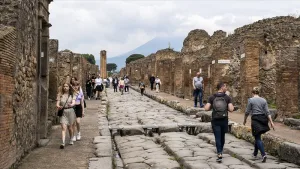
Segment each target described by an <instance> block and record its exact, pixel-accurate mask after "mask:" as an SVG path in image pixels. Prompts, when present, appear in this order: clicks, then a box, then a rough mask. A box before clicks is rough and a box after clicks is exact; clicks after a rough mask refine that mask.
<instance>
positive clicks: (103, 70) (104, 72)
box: [100, 50, 107, 78]
mask: <svg viewBox="0 0 300 169" xmlns="http://www.w3.org/2000/svg"><path fill="white" fill-rule="evenodd" d="M100 74H101V77H102V78H107V70H106V51H105V50H102V51H101V52H100Z"/></svg>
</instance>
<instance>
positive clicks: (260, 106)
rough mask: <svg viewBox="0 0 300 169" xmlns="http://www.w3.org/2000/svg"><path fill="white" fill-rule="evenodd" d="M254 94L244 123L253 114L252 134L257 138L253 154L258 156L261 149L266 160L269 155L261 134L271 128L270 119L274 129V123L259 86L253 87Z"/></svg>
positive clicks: (249, 101)
mask: <svg viewBox="0 0 300 169" xmlns="http://www.w3.org/2000/svg"><path fill="white" fill-rule="evenodd" d="M252 95H253V97H252V98H250V99H249V100H248V105H247V109H246V113H245V118H244V125H245V124H246V122H247V117H248V116H249V114H251V129H252V135H253V136H254V138H255V143H254V152H253V156H254V157H257V154H258V150H259V151H260V153H261V156H262V162H266V160H267V156H266V153H265V150H264V144H263V142H262V140H261V135H262V134H264V133H266V132H267V131H269V130H270V128H269V125H268V123H269V121H270V124H271V127H272V128H273V129H274V123H273V121H272V118H271V114H270V112H269V109H268V103H267V101H266V100H265V99H264V98H262V97H259V88H258V87H254V88H253V90H252ZM274 130H275V129H274Z"/></svg>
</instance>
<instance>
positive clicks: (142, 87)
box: [139, 82, 146, 96]
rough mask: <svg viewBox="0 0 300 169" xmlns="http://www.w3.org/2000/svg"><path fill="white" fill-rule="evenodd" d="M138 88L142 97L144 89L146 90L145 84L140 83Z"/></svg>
mask: <svg viewBox="0 0 300 169" xmlns="http://www.w3.org/2000/svg"><path fill="white" fill-rule="evenodd" d="M139 88H140V90H141V95H142V96H143V95H144V92H145V88H146V85H145V83H143V82H140V84H139Z"/></svg>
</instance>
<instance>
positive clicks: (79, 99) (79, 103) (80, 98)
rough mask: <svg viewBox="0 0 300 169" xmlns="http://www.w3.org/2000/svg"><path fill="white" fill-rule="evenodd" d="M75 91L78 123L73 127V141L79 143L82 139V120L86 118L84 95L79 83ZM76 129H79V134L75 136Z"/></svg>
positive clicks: (75, 84)
mask: <svg viewBox="0 0 300 169" xmlns="http://www.w3.org/2000/svg"><path fill="white" fill-rule="evenodd" d="M73 89H74V92H73V94H74V95H75V96H76V99H75V115H76V122H75V124H74V127H73V131H74V136H73V138H72V141H77V140H80V139H81V132H80V120H81V118H82V117H84V95H83V91H82V89H81V87H80V85H79V82H78V81H75V82H74V86H73ZM75 129H77V134H75Z"/></svg>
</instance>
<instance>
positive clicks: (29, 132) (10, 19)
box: [0, 0, 49, 168]
mask: <svg viewBox="0 0 300 169" xmlns="http://www.w3.org/2000/svg"><path fill="white" fill-rule="evenodd" d="M48 4H49V1H47V3H46V4H45V5H47V6H48ZM41 5H42V4H39V3H38V0H22V1H18V0H12V1H5V3H0V9H1V16H0V24H2V25H6V26H12V27H14V33H12V32H10V33H4V34H3V35H5V36H2V37H1V39H2V44H1V46H0V48H1V50H3V52H5V53H2V52H0V53H2V54H1V61H0V62H1V67H2V66H4V67H5V68H7V69H6V70H5V71H2V70H1V73H0V76H1V78H0V83H1V84H2V85H1V86H2V87H1V89H0V91H1V93H0V95H1V96H0V97H1V102H2V103H5V108H4V110H3V111H1V112H2V113H3V115H4V116H0V120H1V121H4V122H7V123H8V124H9V123H12V124H10V125H7V126H6V127H4V126H2V123H1V124H0V125H1V127H0V128H1V129H2V130H3V131H1V133H4V134H2V135H1V140H3V141H4V140H5V142H4V143H3V144H2V143H1V147H0V166H1V168H9V167H11V166H12V165H13V164H14V163H15V162H17V161H19V160H20V158H21V157H23V156H24V155H25V154H26V153H27V152H29V151H30V150H31V149H32V148H33V147H35V146H36V143H37V140H38V139H39V138H40V136H39V134H40V131H39V129H40V124H39V117H40V116H39V114H38V113H39V112H38V111H37V109H38V106H39V105H38V92H39V90H38V82H37V79H38V70H37V68H38V66H37V65H38V64H37V63H38V61H37V58H39V57H38V54H37V51H38V48H37V47H38V46H39V35H38V30H39V19H38V12H39V6H41ZM40 16H43V14H40ZM47 16H48V14H47V15H46V16H44V17H46V18H47ZM3 29H7V28H3V26H1V33H3ZM4 32H5V30H4ZM3 54H5V55H3ZM7 58H9V59H8V60H7ZM6 61H8V62H6ZM11 61H13V65H11V64H7V65H6V64H5V62H6V63H9V62H11ZM2 62H3V63H2ZM8 71H9V72H8ZM4 83H5V85H4ZM8 84H10V85H8ZM4 86H7V87H4ZM3 89H6V91H3ZM4 93H5V94H4ZM46 99H47V98H46ZM1 107H2V106H1ZM2 145H3V146H2Z"/></svg>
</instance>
